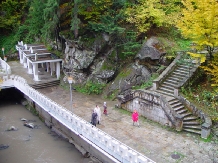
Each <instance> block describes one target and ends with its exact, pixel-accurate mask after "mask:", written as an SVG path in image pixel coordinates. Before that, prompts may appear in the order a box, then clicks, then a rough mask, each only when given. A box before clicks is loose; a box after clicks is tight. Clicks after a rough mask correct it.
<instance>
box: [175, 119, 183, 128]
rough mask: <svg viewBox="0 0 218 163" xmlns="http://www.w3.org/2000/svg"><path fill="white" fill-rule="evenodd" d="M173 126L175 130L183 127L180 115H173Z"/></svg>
mask: <svg viewBox="0 0 218 163" xmlns="http://www.w3.org/2000/svg"><path fill="white" fill-rule="evenodd" d="M175 120H176V122H175V125H176V126H175V127H176V131H182V128H183V117H182V116H180V115H177V116H175Z"/></svg>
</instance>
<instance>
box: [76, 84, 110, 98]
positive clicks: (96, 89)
mask: <svg viewBox="0 0 218 163" xmlns="http://www.w3.org/2000/svg"><path fill="white" fill-rule="evenodd" d="M105 86H106V84H103V83H97V82H92V81H88V82H87V83H86V84H85V85H75V86H74V87H75V88H76V90H77V91H78V92H81V93H84V94H89V95H90V94H97V95H99V94H101V93H102V92H103V89H104V87H105Z"/></svg>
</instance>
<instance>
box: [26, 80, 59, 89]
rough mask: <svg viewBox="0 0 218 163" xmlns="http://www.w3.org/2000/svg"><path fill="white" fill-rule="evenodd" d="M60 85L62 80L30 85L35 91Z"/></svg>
mask: <svg viewBox="0 0 218 163" xmlns="http://www.w3.org/2000/svg"><path fill="white" fill-rule="evenodd" d="M59 84H60V80H53V81H46V82H38V83H35V84H29V85H30V86H31V87H32V88H34V89H42V88H47V87H53V86H57V85H59Z"/></svg>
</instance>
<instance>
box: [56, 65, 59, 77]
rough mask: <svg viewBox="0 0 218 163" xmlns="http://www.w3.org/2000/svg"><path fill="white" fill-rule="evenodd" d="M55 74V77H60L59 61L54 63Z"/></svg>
mask: <svg viewBox="0 0 218 163" xmlns="http://www.w3.org/2000/svg"><path fill="white" fill-rule="evenodd" d="M56 76H57V79H59V78H60V62H57V63H56Z"/></svg>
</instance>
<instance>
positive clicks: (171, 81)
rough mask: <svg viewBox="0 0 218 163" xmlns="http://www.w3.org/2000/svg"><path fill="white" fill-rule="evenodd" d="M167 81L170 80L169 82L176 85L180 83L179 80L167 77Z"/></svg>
mask: <svg viewBox="0 0 218 163" xmlns="http://www.w3.org/2000/svg"><path fill="white" fill-rule="evenodd" d="M165 81H166V82H168V83H172V84H175V85H178V84H179V82H178V81H175V80H173V79H166V80H165Z"/></svg>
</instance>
